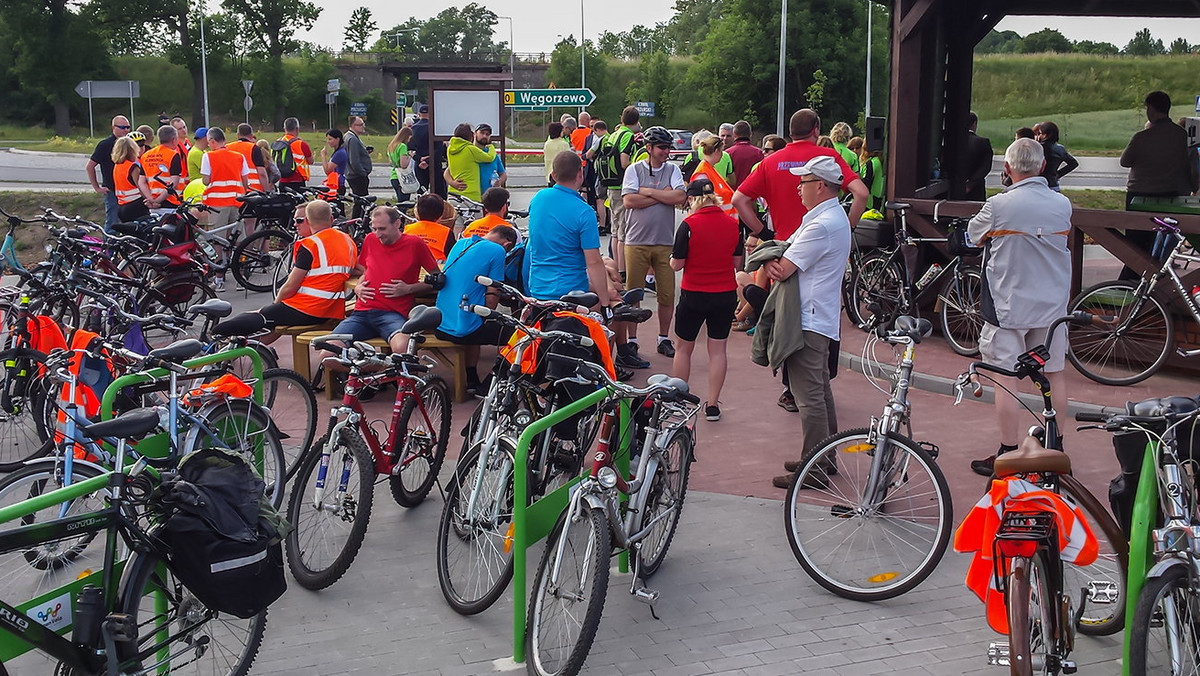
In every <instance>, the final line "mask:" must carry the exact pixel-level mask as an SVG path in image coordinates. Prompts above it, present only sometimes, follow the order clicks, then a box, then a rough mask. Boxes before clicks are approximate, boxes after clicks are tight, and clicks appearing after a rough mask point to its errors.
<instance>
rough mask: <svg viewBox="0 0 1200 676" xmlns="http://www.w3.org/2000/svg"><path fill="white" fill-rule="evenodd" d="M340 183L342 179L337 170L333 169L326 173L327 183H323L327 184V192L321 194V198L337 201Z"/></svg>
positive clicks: (327, 200)
mask: <svg viewBox="0 0 1200 676" xmlns="http://www.w3.org/2000/svg"><path fill="white" fill-rule="evenodd" d="M340 183H341V179H340V177H339V176H338V173H337V172H336V171H331V172H329V173H328V174H325V183H324V184H323V185H324V186H325V190H326V191H327V192H325V193H324V194H322V195H321V196H320V197H321V199H323V200H325V201H326V202H336V201H337V199H338V185H339V184H340Z"/></svg>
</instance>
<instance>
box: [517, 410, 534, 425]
mask: <svg viewBox="0 0 1200 676" xmlns="http://www.w3.org/2000/svg"><path fill="white" fill-rule="evenodd" d="M531 422H533V412H532V411H530V410H529V409H526V408H523V409H520V410H519V411H517V412H516V413H514V414H513V424H514V425H516V426H517V427H520V428H522V429H524V428H526V427H528V426H529V423H531Z"/></svg>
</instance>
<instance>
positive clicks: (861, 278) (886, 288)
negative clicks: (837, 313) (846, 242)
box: [847, 252, 904, 324]
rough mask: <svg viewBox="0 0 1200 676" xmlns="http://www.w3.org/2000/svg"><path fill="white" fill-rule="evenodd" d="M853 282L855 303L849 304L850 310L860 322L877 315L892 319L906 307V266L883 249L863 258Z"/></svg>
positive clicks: (852, 278)
mask: <svg viewBox="0 0 1200 676" xmlns="http://www.w3.org/2000/svg"><path fill="white" fill-rule="evenodd" d="M850 284H851V295H852V301H851V302H852V303H853V307H848V308H847V314H849V315H850V318H851V319H852V320H853V319H855V318H857V323H858V324H864V323H866V322H867V321H869V320H870V319H871V318H872V317H874V316H875V315H879V316H880V317H882V318H884V319H885V320H890V319H891V318H892V317H895V316H896V315H898V314H899V313H900V312H901V311H902V309H903V307H904V269H903V268H902V267H900V264H899V263H898V262H896V261H895V260H889V257H888V255H887V254H885V253H883V252H876V253H873V254H869V255H867V257H866V258H863V260H862V263H860V264H859V266H858V270H857V271H856V272H855V273H854V275H853V276H852V277H851V281H850Z"/></svg>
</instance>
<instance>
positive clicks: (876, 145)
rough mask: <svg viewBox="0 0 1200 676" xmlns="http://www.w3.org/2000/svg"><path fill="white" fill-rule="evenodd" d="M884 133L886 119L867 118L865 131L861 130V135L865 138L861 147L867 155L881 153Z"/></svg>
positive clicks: (885, 130)
mask: <svg viewBox="0 0 1200 676" xmlns="http://www.w3.org/2000/svg"><path fill="white" fill-rule="evenodd" d="M886 132H887V118H886V117H868V118H867V125H866V129H864V130H863V133H864V134H865V135H866V138H865V139H864V140H863V143H864V146H863V147H864V148H865V149H866V151H867V152H869V153H873V152H883V149H884V145H885V144H884V135H885V134H886Z"/></svg>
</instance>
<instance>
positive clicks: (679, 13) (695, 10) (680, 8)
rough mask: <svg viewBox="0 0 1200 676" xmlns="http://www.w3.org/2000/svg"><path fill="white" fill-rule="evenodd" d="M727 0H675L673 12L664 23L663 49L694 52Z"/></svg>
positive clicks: (717, 19)
mask: <svg viewBox="0 0 1200 676" xmlns="http://www.w3.org/2000/svg"><path fill="white" fill-rule="evenodd" d="M728 4H729V3H728V2H727V0H675V6H674V9H675V14H674V15H673V16H672V17H671V20H670V21H668V22H667V24H666V31H665V32H666V36H665V37H666V41H665V42H666V47H665V50H666V51H668V52H670V53H672V54H696V53H698V52H699V51H700V43H701V42H703V41H704V38H706V37H708V32H709V30H710V29H711V27H712V26H713V25H714V24H716V23H718V22H719V21H720V20H721V13H722V12H723V11H724V9H725V6H726V5H728Z"/></svg>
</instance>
